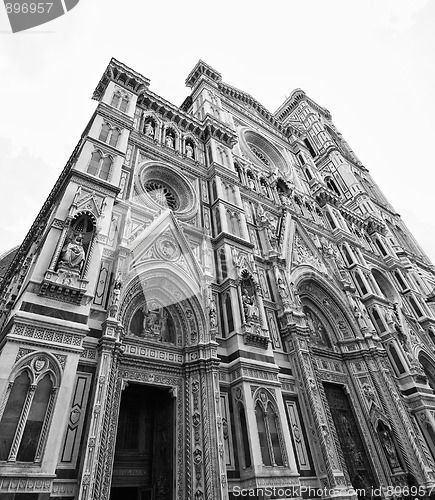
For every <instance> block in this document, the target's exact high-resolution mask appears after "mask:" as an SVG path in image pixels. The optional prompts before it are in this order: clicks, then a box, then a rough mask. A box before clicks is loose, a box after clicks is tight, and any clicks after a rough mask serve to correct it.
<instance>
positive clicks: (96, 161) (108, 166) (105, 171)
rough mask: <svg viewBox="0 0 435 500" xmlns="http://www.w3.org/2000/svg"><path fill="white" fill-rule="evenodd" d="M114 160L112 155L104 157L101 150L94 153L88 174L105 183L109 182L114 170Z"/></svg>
mask: <svg viewBox="0 0 435 500" xmlns="http://www.w3.org/2000/svg"><path fill="white" fill-rule="evenodd" d="M112 165H113V158H112V156H111V155H104V154H103V153H102V152H101V151H100V150H99V149H97V150H96V151H94V152H93V153H92V156H91V159H90V161H89V164H88V168H87V172H88V174H91V175H95V176H97V177H99V178H100V179H103V180H105V181H107V180H109V176H110V173H111V170H112Z"/></svg>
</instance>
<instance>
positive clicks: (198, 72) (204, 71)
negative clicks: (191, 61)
mask: <svg viewBox="0 0 435 500" xmlns="http://www.w3.org/2000/svg"><path fill="white" fill-rule="evenodd" d="M201 76H205V77H207V78H208V79H209V80H212V81H214V82H220V81H221V80H222V75H221V74H220V73H219V71H216V70H215V69H213V68H212V67H211V66H209V65H208V64H207V63H205V62H204V61H202V60H201V59H200V60H199V61H198V62H197V63H196V65H195V67H194V68H193V69H192V71H191V72H190V73H189V75H188V77H187V78H186V82H185V83H186V87H189V88H192V87H193V86H195V84H196V83H197V82H198V80H199V79H200V77H201Z"/></svg>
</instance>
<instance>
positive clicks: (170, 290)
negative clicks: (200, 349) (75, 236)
mask: <svg viewBox="0 0 435 500" xmlns="http://www.w3.org/2000/svg"><path fill="white" fill-rule="evenodd" d="M200 297H201V295H200V289H199V286H198V284H196V283H194V281H193V279H190V282H189V279H188V278H187V277H186V276H185V275H183V276H181V273H180V270H179V269H177V268H176V267H175V266H174V267H171V266H170V264H169V265H166V264H165V266H164V267H163V266H162V264H161V263H160V264H159V263H154V264H151V265H149V266H146V267H145V268H143V269H141V270H140V271H139V272H138V273H137V274H135V276H134V277H132V279H130V280H129V282H128V283H127V284H126V286H125V288H124V293H123V294H122V297H121V300H120V313H119V319H120V321H121V323H122V325H123V327H124V331H125V334H126V335H127V336H132V337H133V338H139V337H141V336H144V337H145V336H147V335H146V334H145V333H144V332H138V331H132V321H133V320H134V321H136V323H137V321H138V320H137V318H136V319H135V315H138V316H140V314H138V311H140V310H142V312H143V311H144V310H145V311H146V310H148V311H151V312H152V311H157V310H158V313H156V314H159V315H160V316H162V315H163V314H164V315H166V318H165V319H166V320H167V324H166V328H167V330H166V331H165V330H163V325H162V331H157V332H156V333H155V336H154V337H153V335H148V336H147V339H148V340H149V339H151V340H152V339H153V338H154V340H156V341H163V342H165V343H170V344H174V345H176V346H178V347H182V346H185V345H193V344H196V343H197V342H198V341H204V340H205V338H204V337H205V335H206V332H207V331H208V330H207V323H206V318H205V314H204V309H203V307H202V305H201V302H200Z"/></svg>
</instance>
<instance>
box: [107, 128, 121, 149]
mask: <svg viewBox="0 0 435 500" xmlns="http://www.w3.org/2000/svg"><path fill="white" fill-rule="evenodd" d="M120 135H121V132H120V130H119V129H117V128H115V129H113V130H112V134H111V135H110V140H109V144H110V145H111V146H113V147H114V148H115V147H116V146H117V144H118V139H119V136H120Z"/></svg>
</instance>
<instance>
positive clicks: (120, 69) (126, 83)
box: [92, 57, 150, 100]
mask: <svg viewBox="0 0 435 500" xmlns="http://www.w3.org/2000/svg"><path fill="white" fill-rule="evenodd" d="M110 80H113V81H115V82H116V83H117V84H119V85H121V86H123V87H125V88H126V89H128V90H130V91H132V92H134V93H136V94H140V93H142V92H143V91H144V90H145V89H147V88H148V87H149V84H150V80H149V79H148V78H146V77H145V76H143V75H141V74H140V73H137V72H136V71H134V70H132V69H131V68H129V67H128V66H126V65H125V64H123V63H121V62H119V61H117V60H116V59H115V58H113V57H112V59H111V60H110V63H109V65H108V66H107V68H106V70H105V72H104V73H103V76H102V77H101V80H100V81H99V83H98V85H97V88H96V89H95V91H94V95H93V96H92V99H96V100H99V99H101V97H102V95H103V94H104V91H105V90H106V87H107V85H108V83H109V82H110Z"/></svg>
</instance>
